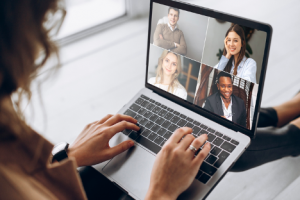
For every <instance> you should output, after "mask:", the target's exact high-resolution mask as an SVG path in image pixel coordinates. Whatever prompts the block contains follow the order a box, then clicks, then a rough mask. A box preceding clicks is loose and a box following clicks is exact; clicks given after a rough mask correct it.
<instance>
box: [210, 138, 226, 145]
mask: <svg viewBox="0 0 300 200" xmlns="http://www.w3.org/2000/svg"><path fill="white" fill-rule="evenodd" d="M223 142H224V140H222V139H221V138H216V139H215V140H214V141H213V144H215V145H217V146H220V145H221V144H222V143H223Z"/></svg>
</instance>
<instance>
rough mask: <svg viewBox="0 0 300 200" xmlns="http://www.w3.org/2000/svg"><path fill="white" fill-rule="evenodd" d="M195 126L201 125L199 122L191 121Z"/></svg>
mask: <svg viewBox="0 0 300 200" xmlns="http://www.w3.org/2000/svg"><path fill="white" fill-rule="evenodd" d="M193 123H194V124H195V125H196V126H200V125H201V123H200V122H197V121H194V122H193Z"/></svg>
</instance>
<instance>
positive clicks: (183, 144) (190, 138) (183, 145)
mask: <svg viewBox="0 0 300 200" xmlns="http://www.w3.org/2000/svg"><path fill="white" fill-rule="evenodd" d="M194 139H195V137H194V136H192V135H191V134H187V135H186V136H185V137H184V138H183V139H182V140H181V141H180V142H179V146H180V148H182V149H183V150H184V151H185V150H186V149H187V148H188V147H189V146H190V145H191V143H192V142H193V140H194Z"/></svg>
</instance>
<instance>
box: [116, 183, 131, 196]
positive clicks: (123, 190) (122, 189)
mask: <svg viewBox="0 0 300 200" xmlns="http://www.w3.org/2000/svg"><path fill="white" fill-rule="evenodd" d="M113 184H114V185H115V186H117V188H119V189H120V190H121V191H122V192H124V193H125V194H127V195H128V192H127V191H126V190H125V189H124V188H122V187H121V186H119V185H118V184H117V183H116V182H113Z"/></svg>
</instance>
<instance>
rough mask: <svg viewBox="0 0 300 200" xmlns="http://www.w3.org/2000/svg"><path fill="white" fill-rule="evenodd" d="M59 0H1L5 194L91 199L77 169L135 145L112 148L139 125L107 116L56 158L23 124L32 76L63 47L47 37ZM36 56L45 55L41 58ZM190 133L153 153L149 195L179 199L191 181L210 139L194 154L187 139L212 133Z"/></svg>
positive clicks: (0, 126) (1, 187) (0, 155)
mask: <svg viewBox="0 0 300 200" xmlns="http://www.w3.org/2000/svg"><path fill="white" fill-rule="evenodd" d="M59 3H60V1H59V0H43V1H40V0H2V1H0V44H1V45H0V191H1V195H0V199H86V197H87V195H86V194H85V192H84V190H83V185H82V182H81V180H80V178H79V175H78V172H77V170H76V168H77V167H78V166H88V165H93V164H96V163H99V162H103V161H105V160H108V159H111V158H112V157H114V156H115V155H117V154H119V153H121V152H123V151H125V150H127V149H129V148H130V147H132V146H133V145H134V143H133V142H132V141H130V140H128V141H124V142H122V143H121V144H119V145H117V146H115V147H110V146H109V145H108V142H109V140H110V138H111V137H113V135H115V134H116V133H118V132H120V131H122V130H124V129H132V130H136V131H138V130H139V127H138V126H137V124H136V123H137V120H135V119H133V118H132V117H130V116H125V115H114V116H113V115H107V116H106V117H105V118H103V119H101V120H99V121H95V122H93V123H91V124H89V125H87V126H86V127H85V129H84V130H83V131H82V133H81V134H80V135H79V136H78V138H77V139H76V140H75V142H74V143H73V144H72V145H71V146H70V148H69V149H68V151H67V154H68V158H66V159H64V160H62V161H61V162H57V161H55V160H54V163H52V159H50V155H51V150H52V148H53V145H52V144H51V143H50V142H49V141H47V140H46V139H45V138H43V137H42V136H41V135H39V134H38V133H36V132H35V131H34V130H33V129H32V128H31V127H30V126H29V125H27V124H26V122H25V120H24V116H23V115H22V111H21V107H20V105H21V104H20V103H21V97H25V98H28V100H30V96H31V91H30V86H31V82H32V80H33V78H34V77H36V75H37V73H38V71H39V70H40V69H41V68H42V66H43V64H44V63H45V62H46V61H47V60H48V58H49V57H50V56H51V55H52V54H57V53H58V50H57V47H56V45H55V44H54V43H53V42H52V41H51V40H50V38H49V33H50V32H51V31H53V29H51V30H49V29H47V28H46V26H45V25H47V27H49V24H50V25H51V26H52V25H58V26H60V24H61V23H60V22H59V23H52V22H49V19H48V18H50V19H51V16H55V14H56V13H57V12H59V11H61V10H62V9H60V8H59V6H58V4H59ZM46 22H47V24H45V23H46ZM48 22H49V23H48ZM55 27H56V26H55ZM53 28H54V27H53ZM39 54H42V58H43V60H42V62H41V63H39V64H36V63H37V62H36V60H40V59H37V58H38V55H39ZM16 93H17V94H19V98H18V101H17V102H16V103H15V104H13V102H12V99H11V97H12V95H13V94H16ZM191 132H192V129H190V128H180V129H177V130H176V131H175V133H174V134H173V135H172V137H171V138H170V139H169V140H168V141H167V142H166V143H165V145H164V147H163V148H162V150H161V151H160V153H159V154H158V155H157V156H156V161H155V163H154V167H153V172H152V175H151V182H150V186H149V191H148V194H147V197H146V199H157V197H160V198H162V197H165V198H172V199H176V198H177V197H178V196H179V194H180V193H181V192H183V191H184V190H185V189H187V188H188V187H189V185H190V184H191V183H192V181H193V180H194V178H195V176H196V174H197V171H198V169H199V167H200V165H201V163H202V162H203V160H204V158H205V157H206V156H207V155H208V152H209V150H210V145H209V144H206V145H204V148H203V150H201V151H200V153H199V154H198V155H197V156H195V153H194V152H193V151H192V150H190V149H189V145H193V146H194V147H195V148H197V149H198V148H200V147H201V145H203V143H204V142H205V140H206V139H207V136H206V135H203V136H201V137H199V138H197V139H195V138H194V137H193V136H192V135H191V134H190V133H191ZM185 135H186V137H184V139H182V138H183V136H185ZM181 139H182V140H181ZM175 154H176V156H174V155H175ZM158 163H159V164H158ZM172 172H173V173H172ZM187 172H189V173H187ZM98 174H99V173H98ZM170 183H172V184H170ZM101 189H102V188H100V190H99V188H96V189H95V190H96V192H97V191H99V192H101ZM112 195H113V194H111V196H112ZM103 198H104V199H108V198H106V197H103Z"/></svg>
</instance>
